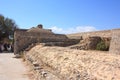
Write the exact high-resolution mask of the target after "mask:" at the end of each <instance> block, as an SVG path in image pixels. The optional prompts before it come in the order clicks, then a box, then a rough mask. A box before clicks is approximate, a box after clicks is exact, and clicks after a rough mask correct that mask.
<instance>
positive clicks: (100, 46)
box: [96, 41, 109, 51]
mask: <svg viewBox="0 0 120 80" xmlns="http://www.w3.org/2000/svg"><path fill="white" fill-rule="evenodd" d="M108 49H109V46H106V44H105V42H104V41H101V42H99V43H98V44H97V47H96V50H101V51H108Z"/></svg>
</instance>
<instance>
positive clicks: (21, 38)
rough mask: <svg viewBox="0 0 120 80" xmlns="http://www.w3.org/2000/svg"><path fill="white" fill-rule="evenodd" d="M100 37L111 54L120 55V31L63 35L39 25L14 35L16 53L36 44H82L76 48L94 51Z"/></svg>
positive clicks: (18, 31) (17, 31)
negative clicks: (108, 46) (108, 47)
mask: <svg viewBox="0 0 120 80" xmlns="http://www.w3.org/2000/svg"><path fill="white" fill-rule="evenodd" d="M99 37H100V38H101V39H102V40H104V41H105V42H106V44H107V45H110V50H109V52H110V53H116V54H120V44H119V41H120V29H115V30H104V31H95V32H83V33H76V34H68V35H63V34H54V33H53V32H52V31H51V30H50V29H43V26H42V25H38V26H37V27H33V28H31V29H29V30H24V29H18V30H16V31H15V33H14V38H15V39H14V41H15V43H14V48H15V49H14V53H15V54H17V53H20V52H21V51H24V50H25V49H26V48H28V47H29V46H30V45H31V44H34V43H46V45H48V46H50V45H54V46H64V47H65V46H71V45H74V44H80V45H79V46H78V45H77V46H76V48H80V49H84V50H89V49H90V50H91V49H92V50H94V49H95V48H96V45H97V43H98V42H99V41H100V39H99ZM111 39H112V40H111ZM96 40H99V41H96ZM110 40H111V42H110ZM86 41H87V42H86ZM81 45H82V46H81ZM83 47H84V48H83Z"/></svg>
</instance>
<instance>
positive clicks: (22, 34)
mask: <svg viewBox="0 0 120 80" xmlns="http://www.w3.org/2000/svg"><path fill="white" fill-rule="evenodd" d="M14 40H15V43H14V47H15V49H14V53H15V54H16V53H19V52H20V51H23V50H25V49H26V48H27V47H28V46H29V45H31V44H33V43H47V42H62V44H59V43H56V44H55V45H57V46H69V45H72V44H75V43H78V42H79V39H68V38H67V37H66V35H62V34H50V33H36V32H27V30H16V31H15V33H14Z"/></svg>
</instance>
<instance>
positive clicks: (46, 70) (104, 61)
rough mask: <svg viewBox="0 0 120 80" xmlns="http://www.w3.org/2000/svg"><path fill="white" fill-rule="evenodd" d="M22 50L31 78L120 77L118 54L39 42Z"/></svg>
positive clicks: (97, 79)
mask: <svg viewBox="0 0 120 80" xmlns="http://www.w3.org/2000/svg"><path fill="white" fill-rule="evenodd" d="M24 53H25V59H26V61H27V62H28V63H29V64H30V65H31V69H32V70H33V71H34V74H35V80H120V55H115V54H109V53H108V52H101V51H84V50H75V49H69V48H67V47H55V46H54V47H52V46H49V47H47V46H42V45H36V46H35V47H33V48H32V49H30V50H29V51H26V52H24Z"/></svg>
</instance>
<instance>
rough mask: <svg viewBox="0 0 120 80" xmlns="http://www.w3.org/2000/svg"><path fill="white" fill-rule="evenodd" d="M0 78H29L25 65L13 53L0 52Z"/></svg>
mask: <svg viewBox="0 0 120 80" xmlns="http://www.w3.org/2000/svg"><path fill="white" fill-rule="evenodd" d="M0 80H29V78H28V76H27V69H26V67H25V65H24V64H23V62H22V60H21V59H17V58H14V54H13V53H0Z"/></svg>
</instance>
